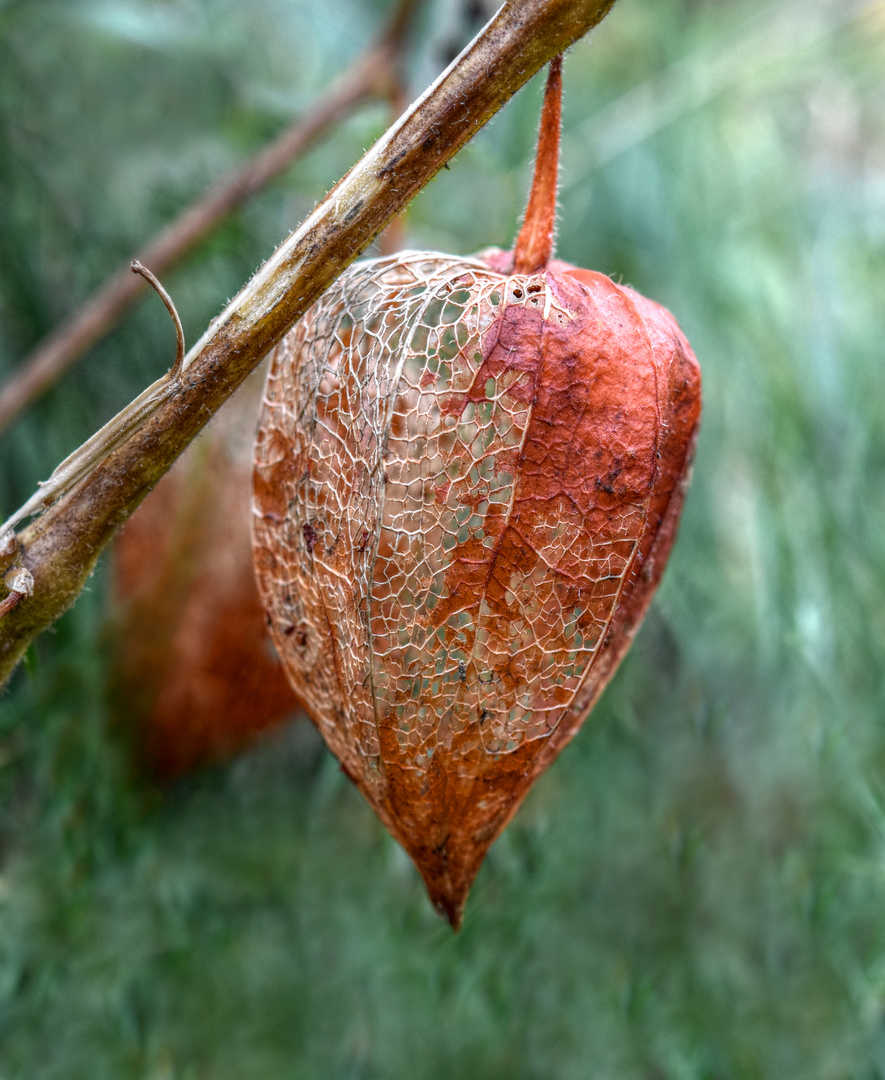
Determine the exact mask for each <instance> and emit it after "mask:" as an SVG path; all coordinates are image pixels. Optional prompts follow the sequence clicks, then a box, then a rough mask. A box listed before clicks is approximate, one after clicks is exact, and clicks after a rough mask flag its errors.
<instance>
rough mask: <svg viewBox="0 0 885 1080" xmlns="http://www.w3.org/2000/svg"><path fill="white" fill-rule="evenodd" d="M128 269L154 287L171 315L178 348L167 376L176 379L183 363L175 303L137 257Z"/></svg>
mask: <svg viewBox="0 0 885 1080" xmlns="http://www.w3.org/2000/svg"><path fill="white" fill-rule="evenodd" d="M129 269H130V270H131V271H132V273H133V274H141V276H142V277H143V278H144V279H145V281H146V282H147V283H148V284H149V285H150V286H151V287H152V288H153V289H154V291H155V292H156V293H157V295H158V296H159V297H160V299H161V300H162V301H163V303H164V304H165V305H166V310H167V311H168V312H169V314H170V315H171V316H172V321H173V322H174V323H175V335H176V338H177V341H178V348H177V352H176V354H175V363H174V364H173V365H172V367H171V368H170V370H169V376H170V378H172V379H177V378H178V377H179V376H180V375H181V368H182V365H183V364H184V353H185V348H184V328H183V327H182V325H181V319H180V318H179V316H178V311H177V310H176V308H175V304H173V303H172V297H171V296H170V295H169V293H168V292H166V290H165V289H164V288H163V286H162V285H161V284H160V281H159V278H157V276H156V274H152V273H151V271H150V270H148V268H147V267H146V266H142V264H141V263H140V262H139V261H138V259H133V260H132V262H131V263H130V266H129Z"/></svg>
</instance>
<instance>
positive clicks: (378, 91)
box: [0, 0, 419, 433]
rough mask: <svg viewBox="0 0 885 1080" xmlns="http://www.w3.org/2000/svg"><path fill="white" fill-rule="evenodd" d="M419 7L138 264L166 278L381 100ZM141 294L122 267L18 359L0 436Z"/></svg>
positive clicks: (4, 393)
mask: <svg viewBox="0 0 885 1080" xmlns="http://www.w3.org/2000/svg"><path fill="white" fill-rule="evenodd" d="M418 2H419V0H400V4H399V6H398V7H397V9H396V11H395V12H394V16H393V19H392V20H391V23H390V25H389V26H388V28H387V30H386V31H385V32H384V34H382V36H381V38H380V40H379V41H377V42H376V43H375V44H374V45H372V46H371V47H370V48H369V49H368V50H367V51H366V52H364V53H363V54H362V55H361V56H359V57H358V58H357V59H356V60H355V61H354V63H353V64H352V65H351V67H350V68H349V69H348V70H347V71H346V72H345V73H344V75H343V76H342V77H341V78H340V80H339V81H338V82H337V83H336V84H335V85H334V86H332V87H331V88H330V89H329V90H328V91H326V92H324V94H323V96H322V98H321V100H320V101H319V102H318V103H317V104H316V106H315V107H314V108H313V109H312V110H311V111H310V112H309V113H308V114H307V115H306V116H303V117H299V119H298V120H296V121H295V122H294V123H293V124H291V125H290V126H289V127H288V128H286V129H285V130H284V131H283V132H282V133H281V134H280V135H279V136H278V137H277V138H276V139H275V140H274V141H273V142H272V143H270V144H269V145H268V146H266V147H265V148H264V149H263V150H261V151H260V152H259V153H258V154H257V155H256V156H255V157H254V158H253V159H252V160H251V161H248V162H247V163H246V164H245V165H243V166H240V167H239V168H237V169H235V170H234V171H233V172H232V173H230V174H229V175H228V176H226V177H224V178H223V179H222V180H221V181H220V182H219V183H218V184H216V185H215V186H214V187H212V188H210V189H209V191H207V192H206V193H205V194H204V195H202V196H201V197H200V198H199V199H198V200H197V201H196V202H195V203H193V204H192V205H191V206H189V207H186V208H185V209H184V210H183V211H182V212H181V213H180V214H179V215H178V216H177V217H176V218H175V219H174V220H173V221H171V222H170V223H169V224H168V225H167V226H166V227H165V228H164V229H163V230H162V231H161V232H160V233H159V234H158V235H157V236H156V237H155V238H154V239H153V240H152V241H150V243H148V244H146V245H145V246H144V247H143V248H141V250H140V251H139V252H138V253H137V255H136V256H135V261H137V262H140V263H142V264H144V265H147V266H152V267H153V268H154V271H155V272H156V273H163V272H164V271H165V270H167V269H168V268H169V267H170V266H171V265H172V264H173V263H175V262H177V261H178V260H179V259H180V258H181V257H182V256H183V255H185V254H186V253H187V252H188V251H190V250H191V248H193V247H194V246H195V245H196V244H197V243H198V242H199V241H200V240H202V239H203V238H204V237H205V236H206V235H208V234H209V233H210V232H211V231H212V230H213V229H214V228H216V226H217V225H218V224H219V223H220V222H222V221H223V220H224V219H225V218H226V217H228V216H229V215H230V214H231V213H232V212H233V211H234V210H235V209H236V208H237V207H238V206H240V205H241V204H242V203H244V202H246V200H247V199H249V198H250V197H251V196H252V195H254V194H256V192H258V191H260V190H261V189H262V188H264V187H266V185H267V184H268V183H269V182H270V181H271V180H272V179H273V178H274V177H276V176H278V175H279V174H280V173H281V172H282V171H283V169H285V168H287V167H288V166H289V165H291V164H292V162H293V161H295V160H296V159H297V158H298V157H299V156H300V155H301V154H303V153H304V152H305V151H306V150H307V149H308V148H309V147H310V146H311V145H312V143H313V142H314V141H315V140H316V139H317V138H319V136H320V135H322V134H323V133H324V132H326V131H328V130H329V128H331V127H332V126H333V125H334V124H336V123H338V122H339V121H340V120H342V119H343V118H344V117H345V116H346V115H347V114H348V113H349V112H350V111H351V110H353V109H354V108H356V107H357V106H358V105H360V104H362V103H363V102H365V101H367V100H369V99H371V98H376V97H384V96H386V95H387V93H388V92H389V86H390V82H391V79H392V78H394V77H395V76H394V74H393V73H394V71H395V68H396V65H397V60H398V56H399V52H400V50H401V48H402V42H403V39H404V36H405V31H406V29H407V26H408V23H409V19H410V17H411V15H412V13H413V12H414V9H415V7H416V6H417V4H418ZM143 289H144V284H143V282H141V281H139V280H138V279H137V278H134V277H133V276H132V274H131V273H130V272H129V264H128V263H127V265H126V266H124V267H121V268H120V269H119V270H118V271H117V272H116V273H114V274H113V275H112V276H111V277H109V278H108V279H107V281H106V282H105V283H104V284H103V285H102V286H100V288H99V289H98V291H97V292H95V293H94V294H93V295H92V297H90V298H89V299H88V300H86V301H84V302H83V303H82V304H81V305H80V306H79V307H78V308H77V310H76V311H75V312H74V314H73V315H72V316H71V317H70V318H69V319H67V320H65V322H63V323H62V324H61V325H60V326H58V327H57V328H56V329H55V330H53V331H52V332H51V333H50V334H49V336H48V337H46V338H44V340H43V341H41V342H40V343H39V344H38V345H37V347H36V348H35V349H34V350H33V351H32V352H31V353H30V354H29V355H28V356H26V357H25V358H24V359H23V360H22V361H21V363H20V364H19V365H18V367H17V368H16V370H15V371H14V372H13V373H12V375H10V376H9V378H8V379H7V380H6V382H5V383H3V384H2V385H0V433H2V432H3V431H5V430H6V428H8V427H9V425H10V424H11V423H12V421H13V420H14V419H15V418H16V417H17V416H18V415H19V413H20V412H22V410H23V409H25V408H26V407H27V406H28V405H29V404H30V403H31V402H32V401H33V400H34V399H35V398H37V397H39V396H40V394H42V393H43V392H44V391H45V390H47V389H48V388H49V387H50V386H51V385H52V384H53V383H54V382H55V381H56V380H57V379H58V378H59V376H60V375H62V374H63V373H64V372H65V371H66V370H67V369H68V368H69V367H70V366H71V365H72V364H73V363H74V362H75V361H76V360H77V359H79V357H81V356H82V355H83V354H84V353H85V352H86V350H87V349H88V348H89V347H90V346H91V345H94V344H95V342H96V341H98V340H99V339H100V338H102V337H103V336H104V335H105V334H106V333H108V331H109V330H110V329H111V328H112V327H113V326H114V325H115V324H116V322H117V320H118V319H119V318H120V316H121V315H122V314H123V312H124V311H125V310H126V309H127V308H128V307H129V305H130V304H131V303H132V302H133V301H134V300H135V299H136V298H137V297H138V296H140V295H141V293H142V291H143Z"/></svg>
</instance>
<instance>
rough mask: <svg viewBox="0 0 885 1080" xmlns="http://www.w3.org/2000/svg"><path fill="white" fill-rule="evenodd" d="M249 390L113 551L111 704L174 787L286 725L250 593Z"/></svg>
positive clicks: (292, 705)
mask: <svg viewBox="0 0 885 1080" xmlns="http://www.w3.org/2000/svg"><path fill="white" fill-rule="evenodd" d="M259 394H260V382H255V384H254V386H253V387H252V388H251V389H250V387H249V386H248V385H247V386H246V387H244V388H243V390H242V391H241V393H240V394H238V395H237V396H236V398H234V400H233V401H231V402H230V404H229V405H228V406H227V407H226V408H225V409H224V410H223V411H222V413H221V414H220V415H219V416H218V417H217V419H216V420H215V421H214V422H213V424H212V425H211V426H210V427H209V429H208V431H207V432H206V434H205V435H204V436H203V437H202V438H201V439H199V440H198V441H197V442H196V443H195V444H193V445H192V446H191V447H189V448H188V450H187V451H186V452H185V453H184V454H183V455H182V457H181V458H180V459H179V460H178V461H177V462H176V464H175V466H174V467H173V468H172V469H171V470H170V472H168V473H167V474H166V475H165V476H164V477H163V479H162V480H161V481H160V483H159V484H158V485H157V487H156V488H155V489H154V490H153V491H152V492H151V494H150V495H149V496H148V497H147V499H145V501H144V503H143V504H142V505H141V506H140V507H139V509H138V511H137V512H136V513H135V514H134V515H133V517H132V518H131V519H130V520H129V521H128V522H127V523H126V525H125V527H124V528H123V529H122V531H121V532H120V534H119V536H118V537H117V540H116V543H115V545H114V561H113V570H114V573H113V585H114V633H113V637H112V651H113V659H114V673H113V693H112V695H111V697H112V704H113V708H114V712H115V714H116V717H117V722H118V723H119V725H120V726H121V727H123V728H125V729H126V731H127V732H128V733H129V734H130V735H131V736H132V742H133V746H134V749H135V752H136V754H137V756H138V759H139V764H141V765H143V766H145V767H146V768H147V770H148V771H149V772H151V773H153V774H154V775H156V776H158V777H160V778H163V779H172V778H175V777H178V776H181V775H182V774H184V773H187V772H190V771H192V770H193V769H196V768H198V767H200V766H203V765H209V764H212V763H215V762H218V761H222V760H224V759H226V758H229V757H231V756H233V755H234V754H237V753H239V752H240V751H242V750H244V749H245V748H246V747H247V746H249V745H250V744H251V743H253V742H254V741H255V740H256V739H257V738H258V737H259V736H261V735H263V734H264V733H266V732H267V731H269V730H271V729H272V728H275V727H277V726H278V725H281V724H283V723H284V722H285V721H287V720H289V719H291V718H292V717H293V716H294V715H295V714H296V712H297V711H298V710H299V704H298V700H297V698H296V696H295V694H294V692H293V691H292V688H291V687H290V685H289V683H288V681H287V679H286V677H285V675H284V674H283V670H282V667H281V665H280V661H279V658H278V656H277V653H276V649H275V648H274V646H273V644H272V642H271V640H270V637H269V636H268V634H267V630H266V627H265V623H264V612H263V610H262V607H261V602H260V600H259V596H258V591H257V589H256V587H255V577H254V574H253V571H252V552H251V542H250V534H249V501H250V492H251V472H252V453H251V443H252V437H253V432H254V416H255V408H256V404H257V398H258V396H259Z"/></svg>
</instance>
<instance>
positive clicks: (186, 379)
mask: <svg viewBox="0 0 885 1080" xmlns="http://www.w3.org/2000/svg"><path fill="white" fill-rule="evenodd" d="M613 3H614V0H511V2H509V3H507V4H505V5H504V7H503V8H502V9H501V10H500V12H499V13H498V14H497V15H496V16H495V18H494V19H492V21H491V22H490V23H489V24H488V25H487V26H486V27H485V29H484V30H483V31H482V32H481V33H480V34H479V35H478V36H477V38H476V39H475V40H474V41H473V42H472V43H471V44H470V45H469V46H468V47H467V49H465V50H464V52H463V53H461V55H460V56H459V57H458V58H457V59H456V60H455V61H454V62H453V63H452V65H451V66H450V67H449V68H448V69H447V70H446V71H445V72H444V73H443V74H442V75H441V76H440V77H439V79H437V81H436V82H435V83H434V84H433V86H432V87H430V89H429V90H428V91H427V92H426V93H425V94H423V95H422V96H421V97H420V98H419V99H418V100H417V101H416V102H415V103H414V104H413V105H412V106H411V108H410V109H409V110H408V112H407V113H406V114H405V115H404V116H403V117H401V118H400V120H399V121H398V122H397V123H396V124H394V125H393V127H392V128H391V129H390V130H389V131H388V132H386V134H385V135H383V136H382V138H381V139H379V141H378V142H377V143H376V144H375V145H374V146H373V147H372V148H371V149H370V150H369V151H368V153H366V154H365V156H364V157H363V158H362V159H361V160H360V161H359V162H358V163H357V164H356V165H355V166H354V167H353V168H352V169H351V170H350V172H349V173H348V174H347V175H346V176H345V177H344V178H343V179H342V180H341V181H339V183H338V184H337V185H336V186H335V187H334V188H333V189H332V190H331V191H330V192H329V194H328V195H327V196H326V198H325V199H324V200H323V201H322V202H321V203H320V204H319V205H318V206H317V207H316V209H315V210H314V211H313V213H311V214H310V215H309V217H308V218H307V219H306V220H305V221H304V222H303V224H302V225H301V226H300V227H299V228H298V229H297V230H296V231H295V232H294V233H293V234H292V235H291V236H290V237H289V238H288V239H287V240H286V241H285V242H284V243H283V244H282V245H281V247H280V248H278V250H277V251H276V253H275V254H274V255H273V256H272V257H271V258H270V259H269V260H268V262H266V263H265V264H264V266H262V267H261V268H260V269H259V270H258V272H257V273H256V274H255V276H254V277H253V278H252V279H251V280H250V281H249V282H248V283H247V284H246V286H245V287H244V288H243V289H242V290H241V291H240V292H239V293H238V295H237V296H235V297H234V299H233V300H232V301H231V302H230V303H229V304H228V306H227V307H226V308H225V310H224V311H223V312H222V313H221V314H220V315H219V316H218V317H217V318H216V319H215V320H214V321H213V322H212V323H211V325H210V326H209V328H208V329H207V330H206V332H205V333H204V335H203V337H202V338H201V339H200V340H199V341H198V342H197V344H196V345H194V346H193V347H192V348H191V350H190V352H189V353H188V355H187V356H186V357H185V361H184V364H183V367H182V371H181V373H180V375H179V376H178V378H171V377H170V376H165V377H164V378H163V379H160V380H159V381H158V382H157V383H155V384H154V385H153V386H152V387H150V388H148V390H146V391H145V392H144V393H143V394H142V395H140V397H139V398H138V399H137V400H136V402H134V403H133V405H132V406H130V407H129V408H127V409H125V410H124V411H123V413H121V414H120V416H119V417H118V418H117V419H116V420H114V421H112V422H111V424H109V425H108V426H107V428H106V429H105V430H104V433H99V434H100V435H102V438H99V437H98V436H96V437H93V440H90V443H91V444H92V451H91V452H90V453H89V454H81V455H79V456H78V455H77V454H75V455H72V459H69V460H70V461H71V469H72V471H71V476H70V477H69V478H68V480H66V481H65V482H64V483H61V482H60V483H59V484H57V485H56V488H55V490H47V491H46V493H45V497H44V498H43V499H40V498H39V497H38V499H37V500H36V502H37V505H39V503H40V502H41V501H42V502H45V501H47V500H48V499H49V498H55V499H56V501H55V502H54V503H53V504H52V505H51V506H49V508H48V509H46V510H45V512H43V513H42V514H41V516H39V517H38V518H37V519H36V520H34V521H33V522H32V523H31V524H30V525H28V526H27V527H26V528H25V529H23V530H22V532H21V533H20V535H19V543H20V548H19V551H20V554H19V564H20V565H21V566H23V567H25V568H26V569H28V570H29V571H30V572H31V574H32V576H33V579H34V587H33V595H32V596H29V597H27V598H26V599H24V600H23V601H22V602H20V603H19V604H18V605H17V606H16V607H15V608H14V609H13V610H12V611H10V612H8V613H7V614H6V615H5V616H4V618H3V619H0V680H5V679H6V678H8V676H9V674H10V673H11V671H12V669H13V668H14V666H15V664H16V663H17V662H18V660H19V659H20V657H21V656H22V654H23V653H24V651H25V649H26V648H27V646H28V644H29V643H30V642H31V641H32V640H33V638H34V637H35V636H36V635H37V634H38V633H39V632H40V631H41V630H43V629H45V628H46V627H47V626H49V625H50V624H51V623H52V622H54V620H55V619H57V618H58V617H59V615H61V614H62V612H64V611H65V610H66V609H67V608H68V607H69V606H70V605H71V604H72V603H73V602H74V600H75V599H76V597H77V596H78V594H79V593H80V591H81V590H82V588H83V586H84V584H85V582H86V580H87V578H88V576H89V574H90V573H91V572H92V569H93V567H94V565H95V562H96V560H97V558H98V556H99V554H100V553H101V551H102V549H103V548H104V547H105V546H106V545H107V543H108V542H109V541H110V539H111V537H112V536H113V534H114V532H115V531H116V529H117V528H118V526H119V525H120V524H121V523H122V522H123V521H124V520H125V519H126V517H127V516H128V515H129V514H131V513H132V511H133V510H134V509H135V508H136V507H137V506H138V504H139V502H140V501H141V500H142V499H143V498H144V496H145V495H146V494H147V492H148V491H149V490H150V488H151V487H152V486H153V485H154V484H155V483H156V482H157V481H158V480H159V478H160V477H161V476H162V475H163V473H164V472H166V470H167V469H168V468H169V467H170V465H171V464H172V462H173V461H174V460H175V458H176V457H177V456H178V455H179V454H180V453H181V451H182V450H183V449H184V448H185V446H187V444H188V443H189V442H190V441H191V440H192V439H193V438H194V436H195V435H196V434H197V432H198V431H200V429H201V428H202V427H203V426H204V424H205V423H206V422H207V421H208V419H209V418H210V417H211V416H212V414H213V413H214V412H215V411H216V410H217V409H218V408H219V407H220V406H221V405H222V404H223V403H224V401H226V400H227V398H228V397H229V396H230V395H231V394H232V393H233V392H234V391H235V390H236V389H237V387H238V386H239V385H240V384H241V383H242V382H243V380H244V379H245V378H246V376H247V375H248V374H249V372H250V371H252V369H253V368H254V367H256V366H257V364H258V363H259V362H260V360H261V359H262V357H263V356H264V355H265V354H266V353H267V352H268V350H269V349H271V348H272V347H273V346H274V345H275V344H276V343H277V342H278V341H279V340H280V338H281V337H282V336H283V335H284V334H285V333H286V332H287V331H288V330H289V328H290V327H291V326H292V324H293V323H294V322H296V321H297V320H298V319H299V318H300V316H301V315H302V314H303V313H304V312H305V311H306V310H307V308H308V307H309V306H310V305H311V304H312V303H313V302H314V301H315V300H316V299H317V297H319V296H320V294H321V293H322V292H323V291H324V290H325V289H326V288H328V286H329V285H331V283H332V282H333V281H334V280H335V279H336V277H337V276H338V275H339V274H340V273H341V272H342V271H343V270H344V269H345V268H346V267H347V266H348V265H349V264H350V263H351V262H352V261H353V259H355V258H356V256H357V255H358V254H359V253H360V251H361V250H362V249H363V248H364V247H365V245H366V244H368V243H369V242H370V241H371V240H372V239H373V238H374V237H375V236H376V235H377V234H378V233H379V232H380V230H381V229H382V228H383V227H384V226H385V225H386V223H387V222H388V221H389V220H390V219H391V218H392V217H393V216H394V214H396V213H398V212H399V211H400V210H402V209H403V207H404V206H406V204H407V203H408V202H409V200H410V199H411V198H412V197H413V196H414V195H415V194H417V192H418V191H419V190H420V189H421V188H422V187H423V186H424V185H425V184H426V183H427V182H428V181H429V180H430V179H431V178H432V177H433V176H434V175H435V174H436V173H437V172H438V171H439V169H441V168H442V167H443V165H445V164H446V162H447V161H448V160H449V159H450V158H452V157H453V156H454V155H455V154H456V153H457V152H458V150H459V149H460V148H461V147H462V146H463V145H464V144H465V143H466V142H467V141H468V139H470V138H471V136H473V135H474V134H475V132H476V131H478V130H479V128H481V127H482V125H483V124H485V123H486V121H488V120H489V118H490V117H491V116H492V115H493V114H494V113H495V112H496V111H497V110H498V109H499V108H500V107H501V106H502V105H503V104H504V102H505V101H507V100H508V99H509V98H510V97H511V96H512V95H513V94H514V93H515V92H516V91H517V90H518V89H519V88H520V86H522V85H523V84H524V83H525V82H526V81H527V80H528V79H529V78H531V76H532V75H534V74H535V72H537V71H538V70H539V69H540V68H541V67H543V65H544V64H546V63H548V62H549V61H550V60H551V59H552V58H553V57H554V56H556V55H557V54H558V53H561V52H563V51H564V50H565V49H567V48H568V47H569V46H570V45H571V44H572V43H573V42H574V41H575V40H576V39H577V38H579V37H580V36H582V35H583V34H584V33H586V32H587V31H588V30H589V29H590V28H591V27H592V26H595V25H596V24H597V23H598V22H599V21H600V20H601V19H602V18H603V17H604V16H605V15H606V14H607V12H608V11H609V9H610V8H611V6H612V4H613ZM103 440H104V441H103ZM75 476H76V477H78V478H77V479H76V480H74V477H75ZM71 485H72V486H71ZM35 508H36V507H35ZM0 540H2V538H0Z"/></svg>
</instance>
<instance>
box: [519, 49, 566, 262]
mask: <svg viewBox="0 0 885 1080" xmlns="http://www.w3.org/2000/svg"><path fill="white" fill-rule="evenodd" d="M561 126H562V57H561V56H557V57H555V58H554V59H553V60H552V61H551V62H550V74H549V75H548V76H547V87H546V89H545V90H544V104H543V105H542V107H541V128H540V131H539V133H538V150H537V153H536V155H535V174H534V177H533V178H532V190H531V192H530V193H529V201H528V206H526V211H525V220H524V221H523V223H522V228H521V229H520V230H519V236H518V237H517V238H516V245H515V247H514V250H513V272H514V273H515V274H535V273H537V272H538V271H539V270H543V268H544V267H545V266H546V265H547V263H548V262H549V261H550V258H551V256H552V255H553V233H554V230H555V228H556V185H557V180H558V178H559V133H560V128H561Z"/></svg>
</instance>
